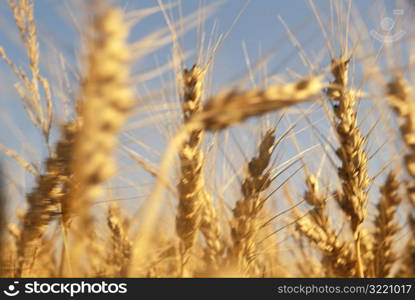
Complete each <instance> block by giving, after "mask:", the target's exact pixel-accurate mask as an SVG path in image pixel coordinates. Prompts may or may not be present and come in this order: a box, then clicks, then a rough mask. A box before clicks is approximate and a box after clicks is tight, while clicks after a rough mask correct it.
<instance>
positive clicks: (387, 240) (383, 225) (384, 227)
mask: <svg viewBox="0 0 415 300" xmlns="http://www.w3.org/2000/svg"><path fill="white" fill-rule="evenodd" d="M398 190H399V181H398V180H397V179H396V175H395V174H394V173H393V172H391V173H389V175H388V177H387V178H386V181H385V183H384V185H383V186H382V187H381V188H380V193H381V195H382V198H381V199H380V201H379V203H378V204H377V206H376V207H377V211H378V215H377V217H376V219H375V228H376V229H375V233H374V239H375V243H374V246H373V254H374V275H375V277H388V276H389V275H390V271H391V268H392V266H393V264H394V263H395V262H396V260H397V257H396V254H395V252H394V250H393V243H394V240H393V239H394V237H395V235H396V233H397V232H398V230H399V226H398V224H397V222H396V220H395V216H396V209H397V207H398V206H399V204H400V203H401V202H402V198H401V197H400V196H399V194H398Z"/></svg>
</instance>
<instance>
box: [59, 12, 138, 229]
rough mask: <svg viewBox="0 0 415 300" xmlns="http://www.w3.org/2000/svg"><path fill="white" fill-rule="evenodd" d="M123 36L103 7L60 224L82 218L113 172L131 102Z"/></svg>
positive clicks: (118, 19) (122, 27)
mask: <svg viewBox="0 0 415 300" xmlns="http://www.w3.org/2000/svg"><path fill="white" fill-rule="evenodd" d="M127 35H128V26H127V25H126V24H125V23H124V21H123V14H122V12H121V11H119V10H118V9H115V8H108V9H105V11H103V12H101V13H100V14H98V15H97V16H96V18H95V19H94V22H93V36H91V37H90V38H91V39H90V40H89V43H88V47H89V50H88V51H89V55H88V57H87V61H86V66H87V69H86V72H85V75H84V79H83V81H82V83H81V90H80V93H79V100H78V119H77V120H76V123H77V125H78V126H79V130H78V132H77V134H76V136H75V140H74V147H73V153H72V157H73V159H72V161H71V165H70V171H71V174H72V180H71V182H70V187H69V189H68V192H67V196H66V197H65V199H64V201H65V203H64V205H63V208H64V210H63V218H64V222H65V223H66V224H68V222H69V220H70V218H71V216H72V215H81V217H82V216H85V217H86V218H88V217H87V216H88V210H89V206H90V205H91V201H92V199H94V198H95V197H97V196H98V195H99V194H100V192H101V187H100V185H101V183H103V182H104V181H105V180H107V179H109V178H110V177H111V176H112V175H113V174H114V172H115V163H114V162H113V159H112V152H113V151H114V149H115V146H116V142H117V134H118V132H119V131H120V129H121V127H122V125H123V123H124V121H125V120H126V118H127V115H128V111H129V109H130V108H131V106H132V103H133V95H132V90H131V89H130V87H129V84H128V80H129V67H128V60H129V59H130V54H129V48H128V46H127V44H126V39H127Z"/></svg>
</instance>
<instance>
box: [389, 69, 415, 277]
mask: <svg viewBox="0 0 415 300" xmlns="http://www.w3.org/2000/svg"><path fill="white" fill-rule="evenodd" d="M411 93H412V90H411V89H410V88H409V87H408V85H407V84H406V82H405V80H404V79H403V78H402V77H401V76H397V77H395V78H394V79H393V80H392V81H391V82H389V84H388V85H387V95H388V98H389V103H390V105H391V106H392V108H393V109H394V111H395V113H396V114H397V115H398V116H399V117H400V119H401V121H402V123H403V124H402V125H401V127H400V131H401V136H402V139H403V141H404V143H405V145H406V146H407V148H408V152H407V153H406V154H405V156H404V163H405V166H406V170H407V172H408V174H409V175H410V176H411V178H412V180H411V181H410V182H408V183H407V184H406V193H407V195H408V198H409V199H410V203H411V207H412V212H411V213H409V217H408V219H409V224H412V226H411V238H410V240H409V241H408V243H407V245H406V248H405V259H404V261H403V263H402V264H401V268H400V271H399V273H398V274H399V275H400V276H414V274H415V255H414V253H415V243H414V237H415V229H414V227H415V226H414V225H413V224H414V223H415V221H414V220H415V217H414V211H415V182H414V179H415V139H414V137H415V106H414V103H413V101H411V100H413V99H411V96H412V94H411Z"/></svg>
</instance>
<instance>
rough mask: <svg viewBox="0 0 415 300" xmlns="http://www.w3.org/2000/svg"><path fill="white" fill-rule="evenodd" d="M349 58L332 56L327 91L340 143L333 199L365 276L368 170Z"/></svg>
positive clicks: (360, 273)
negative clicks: (363, 235) (347, 222)
mask: <svg viewBox="0 0 415 300" xmlns="http://www.w3.org/2000/svg"><path fill="white" fill-rule="evenodd" d="M349 62H350V59H346V58H345V57H340V58H339V59H333V61H332V68H331V72H332V75H333V77H334V81H333V82H332V87H330V88H329V89H328V91H327V94H328V96H329V97H330V98H331V99H332V100H333V101H336V104H335V105H334V114H335V116H336V121H335V130H336V133H337V138H338V141H339V144H340V146H339V148H338V149H337V151H336V155H337V157H338V158H339V159H340V161H341V167H339V169H338V175H339V178H340V180H341V185H342V190H341V192H338V193H336V195H335V199H336V201H337V203H338V204H339V206H340V207H341V209H342V210H343V212H344V213H345V215H346V216H347V217H348V219H349V220H350V226H351V230H352V233H353V236H354V240H355V251H356V257H357V264H356V269H357V275H358V276H359V277H364V276H365V274H364V268H363V263H362V257H361V249H360V239H361V232H360V231H361V225H362V223H363V221H364V220H365V217H366V205H367V201H368V196H367V189H368V187H369V183H370V180H369V176H368V173H367V155H366V153H365V151H364V144H365V138H364V137H363V136H362V134H361V132H360V130H359V128H358V126H357V116H356V115H357V114H356V111H355V103H356V99H355V95H354V94H352V93H349V91H348V90H347V81H348V65H349Z"/></svg>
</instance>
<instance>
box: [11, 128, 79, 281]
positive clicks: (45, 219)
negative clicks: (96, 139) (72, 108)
mask: <svg viewBox="0 0 415 300" xmlns="http://www.w3.org/2000/svg"><path fill="white" fill-rule="evenodd" d="M75 132H76V127H74V126H73V125H72V124H67V125H66V126H64V130H63V138H62V139H61V140H60V141H59V142H58V143H57V144H56V146H55V152H54V154H52V156H51V157H49V158H48V159H47V160H46V163H45V168H46V171H45V173H43V174H40V175H39V176H37V177H36V186H35V187H34V188H33V190H32V191H31V193H29V194H28V195H27V202H28V205H29V207H28V209H27V212H26V213H25V215H24V218H23V228H22V232H21V235H20V238H19V242H18V254H19V255H18V257H19V260H18V266H17V269H16V276H19V277H20V276H24V275H25V274H26V272H28V271H30V270H29V267H30V265H31V264H32V259H33V255H34V253H35V252H36V248H37V246H38V244H39V241H40V238H41V237H42V235H43V234H44V232H45V231H46V229H47V225H48V224H49V223H50V222H51V221H52V218H53V217H54V216H56V215H57V214H58V213H59V212H60V208H59V204H61V203H62V198H63V195H64V194H65V192H66V191H65V188H64V186H65V183H67V182H68V180H69V177H70V173H69V170H68V162H69V161H70V159H71V155H72V152H71V150H72V146H73V138H74V135H75Z"/></svg>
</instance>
